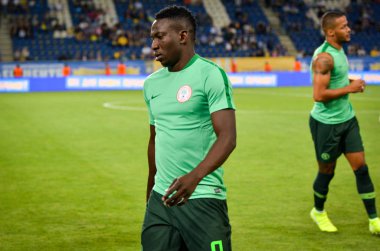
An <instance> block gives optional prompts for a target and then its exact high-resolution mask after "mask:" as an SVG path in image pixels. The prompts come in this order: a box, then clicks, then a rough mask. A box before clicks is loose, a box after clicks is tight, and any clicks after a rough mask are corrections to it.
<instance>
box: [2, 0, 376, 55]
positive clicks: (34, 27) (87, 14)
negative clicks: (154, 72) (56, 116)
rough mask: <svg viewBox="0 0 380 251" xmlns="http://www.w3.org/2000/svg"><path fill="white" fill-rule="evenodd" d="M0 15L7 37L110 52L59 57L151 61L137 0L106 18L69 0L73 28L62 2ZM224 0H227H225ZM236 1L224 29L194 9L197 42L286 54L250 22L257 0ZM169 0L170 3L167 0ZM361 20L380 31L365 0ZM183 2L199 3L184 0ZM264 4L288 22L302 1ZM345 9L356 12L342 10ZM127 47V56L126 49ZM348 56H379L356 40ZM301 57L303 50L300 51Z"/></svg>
mask: <svg viewBox="0 0 380 251" xmlns="http://www.w3.org/2000/svg"><path fill="white" fill-rule="evenodd" d="M0 1H1V5H0V8H1V9H0V13H1V15H2V16H6V17H8V20H9V24H10V30H9V32H10V35H11V37H12V38H16V39H30V40H33V39H36V36H37V37H38V35H39V34H42V35H44V34H45V35H46V34H49V35H51V37H52V38H53V39H71V40H74V41H75V42H76V43H78V44H81V43H92V44H105V45H107V46H108V47H109V48H111V50H110V51H112V55H104V51H102V50H101V49H99V47H96V49H92V50H91V51H83V50H82V51H77V52H76V53H73V55H67V54H63V55H61V56H59V58H58V59H61V60H84V61H85V60H99V61H103V60H109V59H116V60H126V59H151V58H152V51H151V49H150V26H151V23H152V21H153V20H154V13H151V11H150V9H149V8H146V6H144V1H141V0H114V4H115V6H116V7H118V6H124V7H125V8H124V12H123V13H122V15H120V13H119V20H117V19H111V20H110V19H107V18H106V15H107V13H109V11H108V10H107V9H103V8H100V7H97V5H96V4H95V1H94V0H68V1H69V3H70V5H71V6H72V10H71V15H72V20H73V27H70V28H67V27H66V26H65V24H64V23H62V22H60V21H59V20H58V18H57V16H58V15H57V13H59V12H62V10H63V5H62V3H61V1H60V0H58V1H55V2H54V4H47V8H45V9H46V10H45V9H42V12H41V11H39V12H36V11H33V10H34V9H35V7H36V5H37V4H41V2H39V1H35V0H29V1H26V0H0ZM226 1H228V0H226ZM229 1H234V6H235V13H234V15H235V16H234V18H233V19H232V22H231V23H230V24H229V25H228V26H226V27H222V28H217V27H215V26H213V24H212V20H211V18H210V16H208V14H207V13H206V12H197V13H195V14H196V18H197V20H198V24H199V25H200V27H199V30H200V31H201V32H198V37H197V43H198V44H197V45H198V46H201V47H202V46H203V47H207V48H211V49H212V48H219V49H220V48H222V49H223V51H226V52H247V54H245V55H247V56H256V57H263V56H272V57H277V56H285V55H288V51H287V49H286V48H285V47H284V46H283V45H282V44H281V43H279V42H278V40H277V39H276V36H275V35H274V33H273V31H272V28H271V26H270V25H269V24H268V23H266V22H264V21H263V22H258V23H256V24H255V25H254V24H253V23H252V22H251V21H250V19H249V15H250V13H249V12H247V11H245V9H246V8H247V7H249V6H250V5H252V4H253V3H254V2H255V0H229ZM169 2H170V1H169ZM317 2H318V4H317V5H316V7H317V13H318V15H321V13H323V12H324V11H325V10H326V9H325V8H324V4H323V3H324V1H317ZM361 2H363V4H362V5H361V6H362V7H361V9H359V10H355V11H359V12H360V18H359V19H358V20H357V21H356V22H355V23H354V24H353V25H352V30H353V32H360V31H365V30H368V29H369V28H374V29H376V30H377V31H378V32H380V24H379V23H376V21H375V20H374V19H373V18H372V16H373V14H374V13H373V10H371V9H370V8H369V7H368V5H366V1H364V0H363V1H361ZM183 3H184V4H185V5H188V6H189V5H191V4H193V5H194V4H195V5H196V4H202V3H201V1H194V0H193V1H190V0H184V1H183ZM265 5H266V7H268V8H271V9H273V10H274V11H275V12H276V13H278V15H279V19H280V21H281V22H286V21H287V19H289V15H297V14H300V10H303V9H304V7H305V3H304V1H302V0H290V1H284V0H265ZM346 11H347V12H348V13H350V11H354V10H351V9H347V10H346ZM314 25H315V24H313V23H312V22H311V20H309V21H307V22H306V23H305V22H303V23H302V22H301V21H292V22H288V25H287V26H286V29H287V32H297V31H300V30H302V29H304V28H305V27H309V26H310V27H312V26H314ZM126 48H130V49H131V50H129V52H128V55H126V53H125V49H126ZM347 53H348V55H354V56H365V55H371V56H373V55H377V54H378V48H377V47H374V48H373V49H372V50H371V51H366V50H365V48H364V47H363V46H361V45H359V44H355V43H353V44H350V45H349V47H348V50H347ZM298 56H299V57H302V56H303V52H302V51H301V52H299V55H298ZM30 59H31V57H30V51H29V48H28V47H27V46H24V47H22V48H16V49H15V50H14V60H16V61H24V60H30Z"/></svg>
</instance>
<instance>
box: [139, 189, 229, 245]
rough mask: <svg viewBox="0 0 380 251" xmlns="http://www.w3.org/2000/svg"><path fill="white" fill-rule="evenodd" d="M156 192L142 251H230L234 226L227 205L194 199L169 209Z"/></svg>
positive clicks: (147, 221)
mask: <svg viewBox="0 0 380 251" xmlns="http://www.w3.org/2000/svg"><path fill="white" fill-rule="evenodd" d="M161 197H162V195H160V194H159V193H157V192H155V191H153V192H152V193H151V195H150V198H149V201H148V205H147V208H146V213H145V219H144V224H143V228H142V233H141V244H142V250H143V251H230V250H231V226H230V223H229V219H228V210H227V202H226V201H225V200H218V199H211V198H210V199H209V198H205V199H191V200H188V202H187V203H186V204H185V205H183V206H180V207H178V206H174V207H170V208H168V207H166V206H164V204H163V202H162V200H161Z"/></svg>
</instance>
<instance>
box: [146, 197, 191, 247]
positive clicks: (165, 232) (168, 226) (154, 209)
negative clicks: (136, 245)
mask: <svg viewBox="0 0 380 251" xmlns="http://www.w3.org/2000/svg"><path fill="white" fill-rule="evenodd" d="M161 197H162V195H159V194H158V193H156V192H152V194H151V196H150V198H149V201H148V206H147V209H146V213H145V218H144V223H143V229H142V233H141V245H142V251H187V250H188V249H187V248H186V246H185V243H184V241H183V238H182V236H181V234H180V232H179V231H178V229H177V228H176V227H175V226H174V225H173V221H174V219H173V215H172V208H167V207H165V206H164V205H163V203H162V201H161Z"/></svg>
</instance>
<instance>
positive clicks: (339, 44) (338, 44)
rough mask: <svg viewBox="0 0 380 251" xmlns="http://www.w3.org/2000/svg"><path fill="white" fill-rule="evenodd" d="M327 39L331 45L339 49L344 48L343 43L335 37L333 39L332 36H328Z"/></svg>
mask: <svg viewBox="0 0 380 251" xmlns="http://www.w3.org/2000/svg"><path fill="white" fill-rule="evenodd" d="M326 41H327V42H328V43H329V44H330V45H331V46H333V47H334V48H335V49H337V50H340V49H342V47H343V46H342V44H341V43H339V42H337V41H335V40H334V39H331V38H328V37H327V38H326Z"/></svg>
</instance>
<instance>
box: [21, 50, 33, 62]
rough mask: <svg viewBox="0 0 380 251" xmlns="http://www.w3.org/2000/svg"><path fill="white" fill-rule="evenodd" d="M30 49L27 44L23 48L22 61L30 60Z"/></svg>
mask: <svg viewBox="0 0 380 251" xmlns="http://www.w3.org/2000/svg"><path fill="white" fill-rule="evenodd" d="M30 59H31V58H30V51H29V48H28V47H27V46H25V47H23V48H22V50H21V61H28V60H30Z"/></svg>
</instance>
